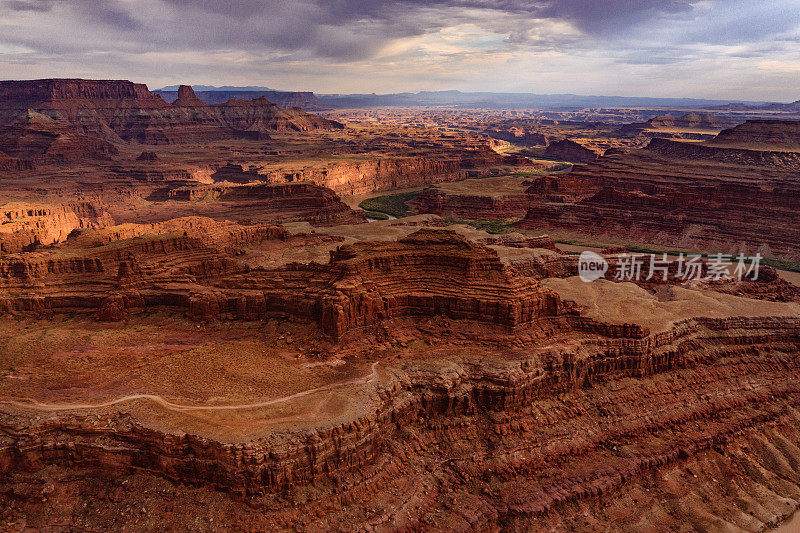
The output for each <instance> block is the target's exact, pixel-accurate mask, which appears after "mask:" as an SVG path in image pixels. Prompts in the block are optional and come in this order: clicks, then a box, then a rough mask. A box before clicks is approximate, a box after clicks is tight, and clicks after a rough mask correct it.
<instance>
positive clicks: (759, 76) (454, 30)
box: [0, 0, 800, 102]
mask: <svg viewBox="0 0 800 533" xmlns="http://www.w3.org/2000/svg"><path fill="white" fill-rule="evenodd" d="M53 77H73V78H74V77H79V78H94V79H130V80H133V81H136V82H142V83H147V84H148V86H149V87H150V88H151V89H156V88H160V87H162V86H165V85H172V84H178V83H190V84H205V85H264V86H268V87H271V88H275V89H280V90H309V91H315V92H317V93H372V92H376V93H394V92H407V91H408V92H416V91H421V90H450V89H458V90H462V91H494V92H529V93H573V94H586V95H622V96H651V97H696V98H712V99H730V100H770V101H785V102H788V101H794V100H798V99H800V0H732V1H725V0H700V1H693V0H641V1H631V0H560V1H559V0H533V1H522V0H494V1H489V0H394V1H381V0H351V1H346V0H286V1H276V0H261V1H258V0H238V1H237V0H0V79H35V78H53Z"/></svg>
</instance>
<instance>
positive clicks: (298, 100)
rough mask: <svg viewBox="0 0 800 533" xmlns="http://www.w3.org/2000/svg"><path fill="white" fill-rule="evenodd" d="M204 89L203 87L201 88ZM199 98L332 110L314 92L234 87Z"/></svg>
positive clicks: (166, 95) (174, 94)
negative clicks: (264, 100)
mask: <svg viewBox="0 0 800 533" xmlns="http://www.w3.org/2000/svg"><path fill="white" fill-rule="evenodd" d="M201 87H203V86H201ZM195 93H196V94H197V97H198V98H200V100H202V101H203V102H205V103H207V104H212V105H213V104H224V103H225V102H227V101H229V100H234V99H235V100H253V99H255V98H266V99H267V100H269V101H270V102H272V103H273V104H275V105H277V106H278V107H281V108H284V109H288V108H292V107H299V108H300V109H302V110H303V111H320V110H322V109H330V106H329V105H326V104H325V103H324V102H322V101H321V100H319V99H318V98H317V97H316V95H315V94H314V93H312V92H309V91H306V92H300V91H295V92H292V91H273V90H260V89H253V90H249V89H246V88H245V87H234V88H232V89H231V90H227V89H224V88H223V87H219V88H215V89H213V90H209V91H204V90H197V91H195ZM153 94H157V95H159V96H161V98H163V99H164V100H165V101H167V102H174V101H175V100H176V99H177V98H178V91H177V90H174V91H167V90H165V89H158V90H156V91H153Z"/></svg>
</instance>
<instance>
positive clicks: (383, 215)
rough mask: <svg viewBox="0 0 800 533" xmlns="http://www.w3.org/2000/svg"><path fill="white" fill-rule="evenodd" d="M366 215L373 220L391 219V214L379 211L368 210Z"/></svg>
mask: <svg viewBox="0 0 800 533" xmlns="http://www.w3.org/2000/svg"><path fill="white" fill-rule="evenodd" d="M366 215H367V218H371V219H372V220H389V215H387V214H386V213H380V212H378V211H366Z"/></svg>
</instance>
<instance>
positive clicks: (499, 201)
mask: <svg viewBox="0 0 800 533" xmlns="http://www.w3.org/2000/svg"><path fill="white" fill-rule="evenodd" d="M413 203H414V205H415V206H416V208H417V211H418V212H419V213H433V214H436V215H440V216H442V217H451V218H455V219H458V220H492V219H505V218H512V217H518V216H522V215H524V214H525V212H526V208H527V206H528V199H527V198H526V197H525V195H523V194H519V195H480V194H449V193H447V192H445V191H442V190H441V189H438V188H436V187H426V188H425V189H424V190H423V191H422V192H421V193H420V194H419V195H417V196H416V197H415V198H414V200H413Z"/></svg>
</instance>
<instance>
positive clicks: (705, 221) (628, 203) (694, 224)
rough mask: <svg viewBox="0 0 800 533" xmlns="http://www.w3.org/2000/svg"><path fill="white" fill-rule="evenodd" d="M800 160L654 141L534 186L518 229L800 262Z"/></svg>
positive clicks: (765, 152) (752, 151)
mask: <svg viewBox="0 0 800 533" xmlns="http://www.w3.org/2000/svg"><path fill="white" fill-rule="evenodd" d="M798 154H800V152H789V151H777V150H756V149H741V148H731V147H720V146H714V145H713V143H691V142H679V141H670V140H666V139H653V140H652V141H650V144H649V145H648V146H647V147H646V148H645V149H642V150H637V151H633V152H630V153H618V154H610V155H607V156H605V157H603V158H601V159H599V160H597V161H596V162H594V163H592V164H590V165H581V166H576V167H575V168H574V169H573V170H572V172H570V173H569V174H565V175H559V176H550V177H543V178H540V179H537V180H534V183H533V184H532V185H531V187H530V188H529V189H528V200H529V208H528V211H527V213H526V215H525V218H524V219H523V220H522V221H520V222H519V223H518V224H519V226H520V227H525V228H532V229H534V228H535V229H537V230H541V231H552V229H553V228H564V229H569V230H570V231H580V232H585V233H590V234H593V235H606V236H607V237H608V238H609V240H611V241H612V242H613V241H614V240H619V239H627V240H632V241H638V242H647V243H648V244H649V245H653V244H657V245H660V246H669V247H676V248H681V249H700V250H707V251H708V252H710V253H720V252H721V253H726V254H728V253H733V254H736V253H738V252H740V251H741V252H746V253H748V254H750V255H753V254H755V253H756V252H760V253H762V255H765V256H771V255H772V256H777V257H786V258H795V259H796V258H797V257H800V249H799V248H798V246H797V244H796V243H797V242H798V238H800V235H798V234H797V232H796V231H795V228H797V227H798V219H797V216H796V213H797V207H798V201H800V189H798V187H797V183H796V179H795V178H794V176H795V175H796V170H797V169H798V168H800V166H799V165H798V161H800V159H798ZM767 221H769V222H767Z"/></svg>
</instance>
